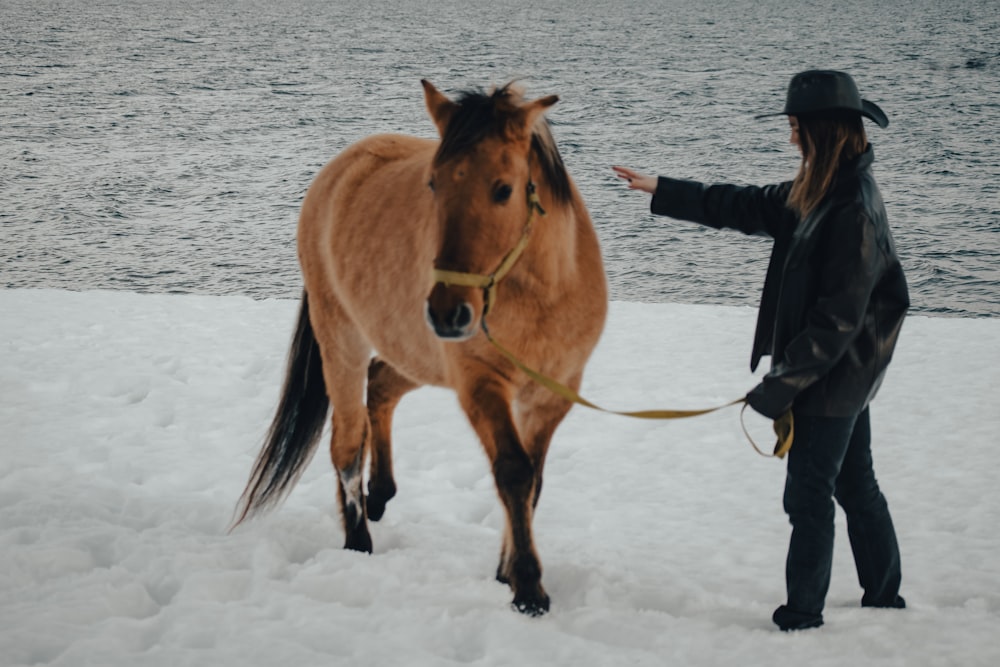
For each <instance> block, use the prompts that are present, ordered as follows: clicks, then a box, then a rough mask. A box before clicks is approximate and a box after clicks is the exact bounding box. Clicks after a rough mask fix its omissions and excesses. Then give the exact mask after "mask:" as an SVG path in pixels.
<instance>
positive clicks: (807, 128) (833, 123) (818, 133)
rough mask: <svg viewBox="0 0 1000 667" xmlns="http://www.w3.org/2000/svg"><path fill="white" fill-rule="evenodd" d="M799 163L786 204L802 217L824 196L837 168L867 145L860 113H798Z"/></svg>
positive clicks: (863, 149)
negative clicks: (801, 114)
mask: <svg viewBox="0 0 1000 667" xmlns="http://www.w3.org/2000/svg"><path fill="white" fill-rule="evenodd" d="M798 121H799V144H800V145H801V147H802V164H801V165H800V166H799V173H798V174H797V175H796V176H795V180H794V181H793V182H792V189H791V191H790V192H789V193H788V207H789V208H791V209H792V210H794V211H795V212H796V213H798V214H799V216H800V217H803V218H804V217H805V216H807V215H809V214H810V213H812V212H813V210H815V208H816V207H817V206H818V205H819V203H820V202H821V201H822V200H823V197H825V196H826V193H827V192H828V191H829V189H830V185H831V184H832V183H833V178H834V176H835V175H836V173H837V168H838V167H839V166H840V165H841V164H842V163H843V162H846V161H848V160H853V159H854V158H856V157H857V156H858V155H860V154H861V153H863V152H865V149H866V148H867V147H868V137H867V135H866V134H865V128H864V125H862V124H861V116H859V115H857V114H846V115H845V114H838V115H835V116H834V115H824V116H798Z"/></svg>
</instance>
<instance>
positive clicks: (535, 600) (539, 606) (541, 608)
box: [511, 593, 549, 618]
mask: <svg viewBox="0 0 1000 667" xmlns="http://www.w3.org/2000/svg"><path fill="white" fill-rule="evenodd" d="M511 604H512V606H513V607H514V609H517V610H518V611H519V612H521V613H522V614H524V615H525V616H531V617H532V618H537V617H538V616H544V615H545V614H546V612H548V610H549V596H548V595H546V594H545V593H542V594H541V595H532V596H527V595H525V596H521V595H517V596H514V601H513V602H512V603H511Z"/></svg>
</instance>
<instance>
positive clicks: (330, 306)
mask: <svg viewBox="0 0 1000 667" xmlns="http://www.w3.org/2000/svg"><path fill="white" fill-rule="evenodd" d="M310 297H313V295H310ZM317 300H318V299H317ZM310 319H311V320H312V325H313V329H314V331H315V333H316V340H317V342H318V343H319V348H320V354H321V356H322V358H323V381H324V383H325V384H326V392H327V395H328V396H329V398H330V403H331V405H333V436H332V437H331V439H330V460H331V461H332V462H333V467H334V469H335V470H336V472H337V486H338V498H339V500H340V511H341V518H342V520H343V525H344V535H345V539H344V548H345V549H353V550H355V551H367V552H369V553H371V550H372V539H371V535H370V533H369V532H368V522H367V520H366V514H365V502H364V494H363V492H362V488H361V481H362V478H363V476H364V475H363V473H364V469H363V463H364V458H365V450H366V448H367V447H368V440H369V438H370V437H371V426H370V424H369V422H368V410H367V408H366V407H365V403H364V400H363V399H364V391H365V389H364V387H365V377H366V375H367V369H368V359H369V356H370V355H371V348H370V347H369V346H368V343H367V342H366V341H365V340H364V338H363V337H362V336H361V334H360V332H359V331H358V330H357V329H356V328H355V327H354V326H353V325H352V324H351V322H350V320H349V319H348V318H347V316H346V314H345V313H344V312H343V309H342V308H341V307H340V305H339V304H338V303H337V302H336V300H334V299H332V298H328V299H325V300H323V302H322V303H321V304H317V306H316V307H315V308H313V309H311V310H310Z"/></svg>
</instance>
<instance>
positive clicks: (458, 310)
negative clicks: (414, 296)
mask: <svg viewBox="0 0 1000 667" xmlns="http://www.w3.org/2000/svg"><path fill="white" fill-rule="evenodd" d="M425 314H426V316H427V324H429V325H430V327H431V329H433V330H434V333H435V334H437V336H438V338H447V339H451V340H455V339H458V340H463V339H465V338H469V337H470V336H472V333H473V331H472V306H470V305H469V304H468V303H466V302H465V301H460V302H459V303H457V304H455V305H453V306H451V307H445V308H442V309H437V308H434V307H433V306H432V305H431V302H430V300H428V301H427V302H426V308H425Z"/></svg>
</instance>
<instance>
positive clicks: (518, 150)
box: [421, 81, 561, 340]
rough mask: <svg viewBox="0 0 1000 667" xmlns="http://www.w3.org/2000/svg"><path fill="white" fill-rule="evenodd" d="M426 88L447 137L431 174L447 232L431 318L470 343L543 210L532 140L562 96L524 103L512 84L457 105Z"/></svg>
mask: <svg viewBox="0 0 1000 667" xmlns="http://www.w3.org/2000/svg"><path fill="white" fill-rule="evenodd" d="M421 83H422V84H423V86H424V99H425V101H426V104H427V110H428V112H429V113H430V115H431V118H433V120H434V123H435V124H436V125H437V128H438V132H439V134H440V135H441V143H440V146H439V147H438V150H437V153H436V154H435V156H434V160H433V162H432V163H431V165H430V168H429V173H428V174H427V186H428V187H429V188H430V189H431V190H432V191H433V197H434V203H435V206H434V208H435V215H436V217H437V221H438V228H439V229H440V231H441V236H440V246H439V250H438V255H437V257H436V259H435V261H434V269H435V281H436V282H435V285H434V287H433V289H432V290H431V293H430V295H429V296H428V298H427V321H428V323H429V324H430V326H431V327H432V328H433V329H434V331H435V333H436V334H437V335H438V336H439V337H441V338H445V339H450V340H465V339H467V338H469V337H471V336H472V335H474V334H475V332H476V328H477V325H478V324H479V321H480V318H482V317H483V315H484V307H486V295H487V294H490V293H492V290H491V289H490V288H491V283H495V282H496V281H497V280H499V279H500V278H502V277H503V275H502V274H506V272H507V270H509V268H510V266H511V265H512V263H511V260H512V259H513V260H514V261H516V257H514V256H512V255H511V253H512V252H515V251H516V252H518V253H519V250H516V249H517V248H518V247H519V245H520V244H521V243H522V240H523V239H524V240H526V234H527V231H528V227H529V223H530V220H531V219H532V218H533V217H534V214H535V213H537V212H538V211H540V210H541V207H540V206H539V205H538V200H537V198H533V197H532V194H533V192H534V182H533V180H532V175H531V169H532V164H531V155H532V152H533V151H532V137H533V133H534V128H535V125H536V122H537V121H539V119H540V118H541V114H542V113H543V112H544V111H545V109H547V108H548V107H550V106H552V105H553V104H555V103H556V101H557V100H558V98H557V97H556V96H555V95H551V96H549V97H543V98H541V99H537V100H534V101H532V102H524V101H523V100H522V99H521V97H520V95H519V94H518V93H517V92H516V91H515V90H513V88H512V87H511V86H510V85H509V84H508V85H507V86H504V87H503V88H500V89H498V90H496V91H494V92H493V93H492V94H489V95H487V94H483V93H478V92H475V93H465V94H463V95H462V96H461V97H460V98H459V99H458V101H452V100H450V99H449V98H447V97H446V96H444V95H443V94H442V93H440V92H439V91H438V90H437V89H436V88H434V86H432V85H431V84H430V83H429V82H427V81H421ZM546 136H548V135H547V132H546ZM553 150H554V148H553ZM556 158H557V159H558V153H556ZM559 166H560V167H561V161H560V164H559ZM491 305H492V304H491Z"/></svg>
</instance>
